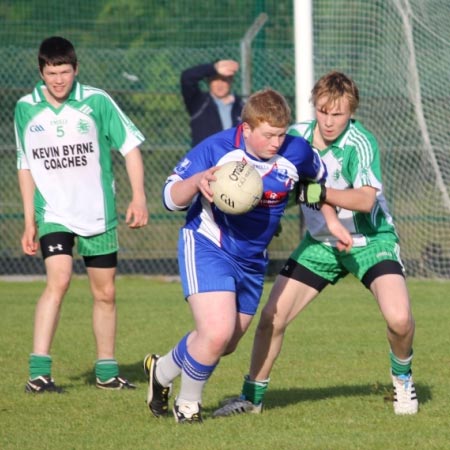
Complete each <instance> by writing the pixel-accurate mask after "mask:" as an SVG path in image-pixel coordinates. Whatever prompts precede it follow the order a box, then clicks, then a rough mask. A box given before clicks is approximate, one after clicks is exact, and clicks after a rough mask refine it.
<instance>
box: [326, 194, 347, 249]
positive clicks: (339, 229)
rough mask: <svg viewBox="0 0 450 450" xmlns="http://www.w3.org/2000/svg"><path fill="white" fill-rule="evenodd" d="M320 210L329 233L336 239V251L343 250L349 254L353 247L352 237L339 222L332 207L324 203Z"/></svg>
mask: <svg viewBox="0 0 450 450" xmlns="http://www.w3.org/2000/svg"><path fill="white" fill-rule="evenodd" d="M320 210H321V212H322V214H323V217H325V221H326V222H327V226H328V229H329V230H330V233H331V234H332V235H333V236H334V237H335V238H336V239H337V243H336V247H337V249H338V250H340V251H343V250H345V251H346V252H349V251H350V250H351V248H352V245H353V240H352V236H351V234H350V232H349V231H348V230H347V228H345V227H344V225H343V224H342V222H341V221H340V220H339V218H338V216H337V214H336V210H335V209H334V207H333V206H331V205H328V204H326V203H324V204H323V205H322V206H321V209H320Z"/></svg>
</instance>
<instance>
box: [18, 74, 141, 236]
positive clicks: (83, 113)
mask: <svg viewBox="0 0 450 450" xmlns="http://www.w3.org/2000/svg"><path fill="white" fill-rule="evenodd" d="M43 89H45V85H44V83H43V82H42V81H41V82H39V83H38V84H37V85H36V86H35V88H34V90H33V92H32V93H31V94H28V95H25V96H24V97H22V98H21V99H20V100H19V101H18V102H17V104H16V109H15V116H14V126H15V133H16V144H17V168H18V169H29V170H30V171H31V175H32V177H33V179H34V182H35V184H36V192H35V200H34V203H35V211H36V220H37V221H38V222H39V221H44V222H53V223H58V224H61V225H64V226H66V227H67V228H69V229H70V230H72V231H73V232H74V233H76V234H79V235H81V236H93V235H96V234H99V233H103V232H105V231H107V230H110V229H112V228H114V227H115V226H117V213H116V204H115V188H114V174H113V167H112V159H111V149H117V150H119V151H120V153H121V154H122V155H123V156H125V155H126V154H127V153H128V152H129V151H130V150H132V149H133V148H135V147H136V146H139V145H140V144H141V143H142V142H143V141H144V136H143V135H142V134H141V132H140V131H139V130H138V129H137V128H136V127H135V125H134V124H133V123H132V122H131V121H130V119H129V118H128V117H127V116H126V115H125V114H124V113H123V112H122V111H121V109H120V108H119V107H118V105H117V104H116V103H115V102H114V100H113V99H112V98H111V97H110V96H109V95H108V94H107V93H106V92H105V91H103V90H100V89H96V88H93V87H91V86H87V85H83V84H80V83H79V82H78V81H75V83H74V85H73V87H72V90H71V93H70V95H69V97H68V99H67V100H66V101H65V103H64V104H63V105H61V106H60V107H59V108H55V107H53V106H52V105H50V104H49V103H48V102H47V101H46V99H45V96H44V94H43V92H42V90H43Z"/></svg>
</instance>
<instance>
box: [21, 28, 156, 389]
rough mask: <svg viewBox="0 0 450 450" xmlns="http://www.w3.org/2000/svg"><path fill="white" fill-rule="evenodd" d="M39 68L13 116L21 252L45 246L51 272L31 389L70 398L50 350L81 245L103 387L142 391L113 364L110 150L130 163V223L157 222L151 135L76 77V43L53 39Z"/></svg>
mask: <svg viewBox="0 0 450 450" xmlns="http://www.w3.org/2000/svg"><path fill="white" fill-rule="evenodd" d="M38 62H39V71H40V75H41V78H42V80H41V81H40V82H39V83H38V84H37V85H36V87H35V88H34V90H33V92H32V93H30V94H28V95H25V96H24V97H22V98H21V99H20V100H19V101H18V102H17V105H16V109H15V116H14V125H15V132H16V142H17V168H18V177H19V185H20V191H21V194H22V200H23V207H24V219H25V229H24V232H23V235H22V240H21V243H22V249H23V252H24V253H25V254H26V255H35V254H36V253H37V251H38V247H39V244H40V247H41V251H42V256H43V258H44V263H45V270H46V274H47V283H46V287H45V290H44V292H43V293H42V295H41V297H40V298H39V301H38V303H37V305H36V313H35V322H34V339H33V352H32V353H31V354H30V357H29V380H28V382H27V384H26V386H25V390H26V392H29V393H44V392H61V388H60V386H57V385H56V384H55V382H54V380H53V378H52V358H51V355H50V349H51V345H52V341H53V337H54V335H55V332H56V328H57V326H58V321H59V316H60V310H61V305H62V301H63V298H64V295H65V294H66V292H67V290H68V288H69V285H70V279H71V276H72V265H73V257H72V249H73V246H74V244H75V242H77V247H78V253H79V254H80V255H81V256H82V257H83V260H84V263H85V266H86V270H87V274H88V277H89V282H90V287H91V292H92V296H93V299H94V302H93V329H94V336H95V342H96V350H97V360H96V363H95V376H96V386H97V387H98V388H100V389H109V390H117V389H130V388H131V389H133V388H134V387H135V386H134V385H133V384H131V383H130V382H128V380H126V379H125V378H123V377H121V376H119V367H118V363H117V361H116V359H115V357H114V351H115V334H116V304H115V282H114V280H115V275H116V266H117V251H118V236H117V224H118V219H117V212H116V203H115V189H114V175H113V169H112V159H111V149H112V148H115V149H117V150H118V151H120V153H121V154H122V156H123V157H124V159H125V164H126V168H127V173H128V177H129V180H130V185H131V190H132V199H131V201H130V204H129V206H128V208H127V211H126V222H127V223H128V225H129V227H131V228H140V227H142V226H144V225H146V223H147V217H148V212H147V205H146V198H145V192H144V166H143V163H142V157H141V153H140V150H139V147H138V146H139V145H140V144H141V143H142V142H143V141H144V137H143V136H142V134H141V133H140V132H139V130H137V128H136V127H135V126H134V125H133V123H132V122H131V121H130V120H129V119H128V118H127V117H126V116H125V115H124V114H123V112H122V111H121V110H120V109H119V107H118V106H117V105H116V103H115V102H114V101H113V100H112V99H111V97H110V96H109V95H108V94H107V93H106V92H104V91H102V90H100V89H96V88H93V87H91V86H87V85H83V84H80V83H79V82H78V81H77V80H76V76H77V74H78V60H77V56H76V53H75V49H74V47H73V45H72V43H71V42H69V41H68V40H67V39H64V38H62V37H59V36H53V37H50V38H47V39H45V40H44V41H43V42H42V43H41V45H40V48H39V55H38ZM38 239H39V244H38V242H37V240H38Z"/></svg>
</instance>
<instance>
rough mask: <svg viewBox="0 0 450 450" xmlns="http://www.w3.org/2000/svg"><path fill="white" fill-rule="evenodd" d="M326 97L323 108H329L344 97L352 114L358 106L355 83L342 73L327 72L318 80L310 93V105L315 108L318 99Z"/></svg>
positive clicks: (357, 93)
mask: <svg viewBox="0 0 450 450" xmlns="http://www.w3.org/2000/svg"><path fill="white" fill-rule="evenodd" d="M325 96H326V97H328V101H327V104H326V105H325V107H330V106H331V105H333V104H334V103H336V102H337V101H338V100H339V99H341V98H342V97H346V98H347V100H348V104H349V106H350V111H351V113H352V114H353V113H354V112H355V111H356V109H357V108H358V105H359V90H358V86H356V84H355V82H354V81H353V80H352V79H351V78H350V77H348V76H347V75H345V74H344V73H342V72H337V71H333V72H329V73H327V74H326V75H324V76H323V77H322V78H320V79H319V80H318V81H317V83H316V84H315V85H314V87H313V89H312V91H311V103H312V104H313V105H314V106H316V105H317V102H318V100H319V98H321V97H325Z"/></svg>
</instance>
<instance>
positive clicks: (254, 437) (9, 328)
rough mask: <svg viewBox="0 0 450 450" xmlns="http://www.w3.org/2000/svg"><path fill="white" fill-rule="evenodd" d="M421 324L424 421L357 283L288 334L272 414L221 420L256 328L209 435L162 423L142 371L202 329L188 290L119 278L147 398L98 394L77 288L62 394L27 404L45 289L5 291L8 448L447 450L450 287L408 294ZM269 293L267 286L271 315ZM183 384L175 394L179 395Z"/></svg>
mask: <svg viewBox="0 0 450 450" xmlns="http://www.w3.org/2000/svg"><path fill="white" fill-rule="evenodd" d="M408 285H409V289H410V293H411V298H412V303H413V310H414V315H415V318H416V339H415V345H414V351H415V358H414V364H413V369H414V377H415V381H416V388H417V392H418V396H419V401H420V411H419V414H418V415H417V416H412V417H408V416H406V417H397V416H395V415H394V413H393V410H392V405H391V402H390V400H391V383H390V377H389V357H388V350H389V349H388V344H387V340H386V337H385V326H384V323H383V320H382V319H381V316H380V313H379V311H378V307H377V305H376V304H375V302H374V301H373V300H372V297H371V296H370V293H369V292H368V291H366V290H365V289H364V288H363V287H362V286H361V285H360V284H359V283H358V282H356V281H355V280H354V279H352V278H350V277H349V278H348V279H346V280H344V281H341V282H340V283H338V285H337V286H335V287H329V288H328V289H326V290H325V292H324V293H323V294H322V296H320V297H319V298H318V299H317V300H316V301H315V302H313V303H312V304H311V305H310V306H309V307H308V308H307V310H306V311H305V312H304V313H303V314H301V315H300V316H299V317H298V318H297V319H296V320H295V321H294V322H293V323H292V324H291V325H290V327H289V328H288V332H287V335H286V338H285V344H284V347H283V351H282V353H281V355H280V357H279V359H278V361H277V362H276V364H275V367H274V370H273V371H272V375H271V383H270V387H269V391H268V393H267V396H266V401H265V406H266V408H265V411H264V413H263V414H261V415H248V416H238V417H231V418H221V419H212V418H211V415H212V412H213V411H214V409H215V408H217V406H218V405H219V403H220V401H221V400H223V399H224V398H227V397H229V396H233V395H236V394H238V393H239V391H240V388H241V384H242V376H243V375H244V374H245V373H246V372H247V370H248V362H249V355H250V350H251V344H252V339H253V332H254V329H255V325H256V320H257V318H256V320H255V321H254V322H253V324H252V327H251V329H250V330H249V332H248V333H247V335H246V336H245V337H244V339H243V340H242V342H241V344H240V346H239V347H238V350H237V351H236V352H235V353H234V354H233V355H230V356H228V357H226V358H223V359H222V361H221V362H220V365H219V366H218V368H217V369H216V371H215V373H214V374H213V376H212V378H211V379H210V381H209V383H208V384H207V386H206V389H205V392H204V398H203V404H204V411H205V413H204V418H205V421H204V423H203V425H201V426H200V425H199V426H183V425H178V424H176V423H175V421H174V420H173V418H172V417H171V418H169V419H163V420H157V419H154V418H153V417H152V416H151V415H150V413H149V412H148V410H147V407H146V404H145V396H146V388H147V385H146V380H145V376H144V373H143V370H142V359H143V357H144V356H145V354H146V353H148V352H156V353H160V354H164V353H165V352H167V351H168V350H169V349H170V348H171V347H172V346H173V345H174V344H175V343H176V342H177V341H178V340H179V339H180V338H181V337H182V336H183V335H184V334H185V333H186V331H187V330H189V329H190V328H191V326H192V320H191V316H190V312H189V309H188V306H187V304H186V303H185V302H184V301H183V299H182V292H181V287H180V285H179V283H178V282H165V281H162V280H155V279H149V278H144V277H123V278H122V277H119V278H118V280H117V302H118V311H119V323H118V338H117V352H116V356H117V359H118V361H119V364H120V366H121V372H122V374H123V375H124V376H126V377H128V378H129V379H130V380H131V381H133V382H135V383H136V384H137V386H138V389H136V390H135V391H124V392H121V391H118V392H105V391H101V390H98V389H96V388H95V386H94V375H93V364H94V361H95V348H94V342H93V335H92V330H91V312H92V305H91V298H90V293H89V288H88V283H87V280H86V279H85V278H84V277H79V278H76V279H74V280H73V282H72V285H71V288H70V290H69V292H68V294H67V297H66V299H65V301H64V305H63V309H62V315H61V320H60V324H59V328H58V331H57V334H56V337H55V340H54V345H53V351H52V356H53V376H54V378H55V379H56V381H57V383H58V384H60V385H62V386H63V387H64V388H65V389H66V394H64V395H54V394H53V395H42V396H40V395H28V394H25V393H24V384H25V381H26V379H27V376H28V366H27V364H28V355H29V353H30V351H31V342H32V332H33V331H32V328H33V315H34V306H35V303H36V300H37V298H38V296H39V295H40V293H41V291H42V289H43V287H44V282H43V281H30V282H13V281H0V308H1V314H0V329H1V332H0V349H1V350H0V366H1V368H2V378H1V382H0V423H1V426H0V448H2V449H3V450H9V449H20V450H28V449H33V450H40V449H50V450H53V449H55V450H56V449H57V450H65V449H74V450H78V449H80V450H81V449H98V450H103V449H136V450H139V449H198V448H202V449H214V450H218V449H238V450H239V449H272V448H277V449H330V450H334V449H336V450H338V449H346V450H348V449H386V448H390V449H405V448H413V447H414V448H416V449H445V448H448V445H449V444H448V443H449V442H450V429H449V427H448V416H449V405H450V389H449V382H448V380H449V373H450V354H449V350H448V349H449V347H450V346H449V344H450V332H449V327H448V322H449V317H450V303H449V295H448V292H449V289H450V282H448V281H445V282H438V281H418V280H410V281H409V282H408ZM270 287H271V283H270V282H268V283H267V284H266V290H265V295H264V298H263V302H264V301H265V299H266V298H267V294H268V291H269V289H270ZM177 387H178V384H177V383H175V391H176V390H177Z"/></svg>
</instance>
